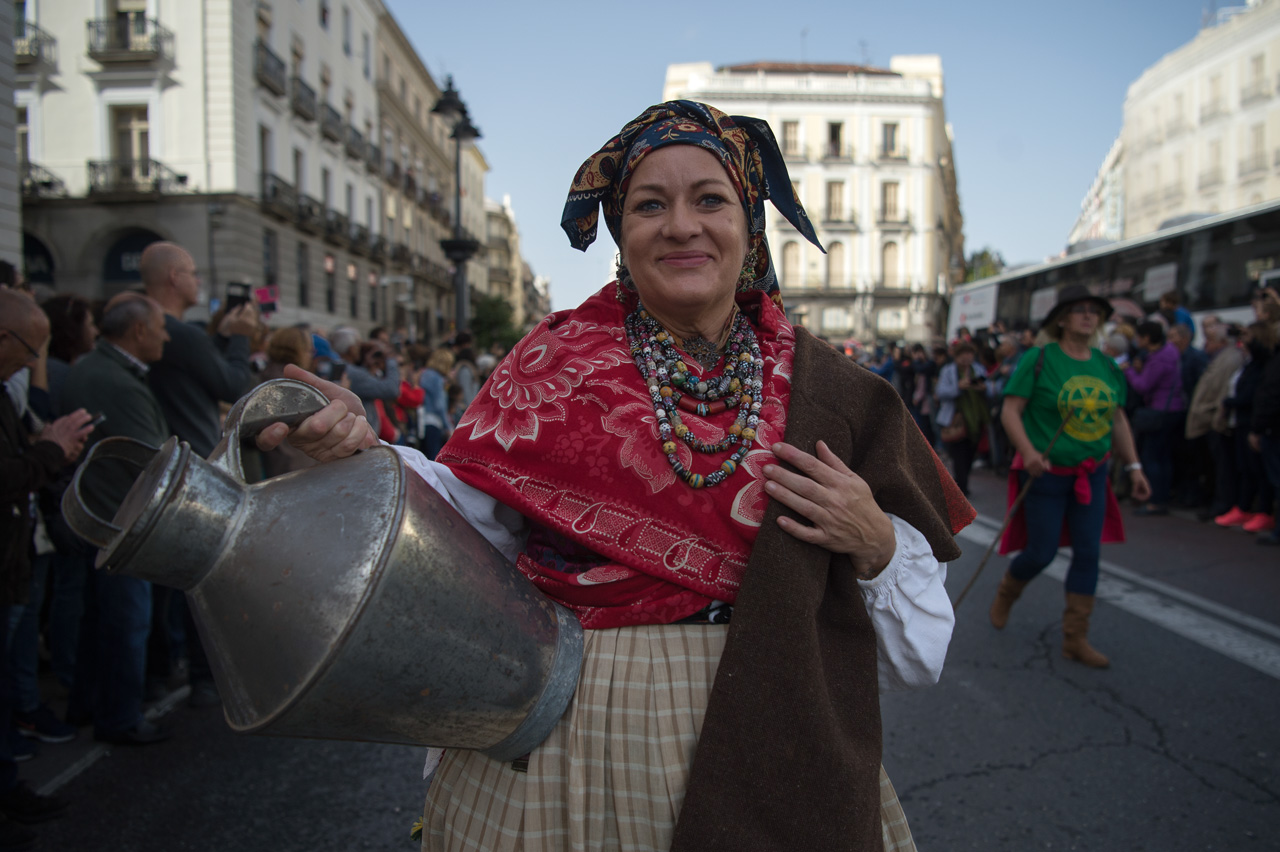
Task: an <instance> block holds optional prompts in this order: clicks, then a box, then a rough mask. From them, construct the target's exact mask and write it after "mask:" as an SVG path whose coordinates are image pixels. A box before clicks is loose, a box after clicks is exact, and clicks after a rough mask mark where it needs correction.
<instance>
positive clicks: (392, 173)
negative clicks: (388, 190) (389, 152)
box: [383, 157, 404, 187]
mask: <svg viewBox="0 0 1280 852" xmlns="http://www.w3.org/2000/svg"><path fill="white" fill-rule="evenodd" d="M383 167H384V168H383V177H385V178H386V179H387V183H389V184H391V185H392V186H397V187H398V186H400V185H401V184H402V183H404V172H402V171H401V170H400V164H399V163H397V162H396V161H395V160H393V159H391V157H387V158H386V159H385V160H384V161H383Z"/></svg>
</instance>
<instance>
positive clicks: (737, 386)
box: [626, 305, 764, 488]
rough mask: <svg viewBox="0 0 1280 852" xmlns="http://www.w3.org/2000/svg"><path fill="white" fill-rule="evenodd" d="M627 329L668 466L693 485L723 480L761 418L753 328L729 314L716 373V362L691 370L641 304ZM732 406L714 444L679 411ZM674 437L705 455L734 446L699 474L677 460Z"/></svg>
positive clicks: (760, 371) (701, 412)
mask: <svg viewBox="0 0 1280 852" xmlns="http://www.w3.org/2000/svg"><path fill="white" fill-rule="evenodd" d="M626 330H627V342H628V343H629V344H630V346H631V357H632V359H633V360H634V361H635V364H636V369H638V370H639V371H640V375H641V376H642V377H643V378H644V380H645V384H646V385H647V386H648V388H649V397H650V398H651V399H652V401H653V410H654V413H655V414H656V415H657V417H658V435H659V440H660V441H661V442H662V452H663V453H664V454H665V455H666V457H667V462H668V463H669V464H670V465H671V469H672V470H674V471H675V473H676V476H678V477H680V478H681V479H682V480H684V481H685V482H686V483H688V484H689V485H690V486H691V487H693V488H710V487H711V486H713V485H719V484H720V483H721V482H724V481H725V480H726V479H728V478H729V476H730V475H732V474H733V472H734V471H736V470H737V469H738V465H739V464H740V463H741V462H742V459H743V458H744V457H745V456H746V454H747V453H748V452H750V451H751V447H752V445H753V444H754V443H755V438H756V426H757V425H758V424H759V423H760V408H761V405H762V402H761V396H762V393H761V391H762V390H763V388H764V380H763V376H764V358H763V357H762V356H761V355H760V345H759V343H758V342H757V341H756V333H755V329H753V328H752V327H751V323H750V322H749V321H748V320H747V318H746V317H745V316H744V315H743V314H741V313H739V314H738V315H737V317H735V318H734V320H733V326H732V328H731V329H730V331H729V341H728V346H727V347H726V350H725V356H724V368H723V369H722V370H721V371H720V373H719V375H712V372H713V371H714V368H715V365H713V367H712V369H710V370H707V371H706V372H705V373H698V372H693V371H691V370H690V369H689V365H688V364H687V363H686V362H685V360H684V357H683V356H682V355H681V354H680V353H679V351H677V350H676V348H675V345H674V343H673V342H672V337H671V334H670V332H668V331H667V330H666V329H664V328H663V327H662V326H661V325H660V324H659V323H658V321H657V320H656V319H654V318H653V317H652V316H651V315H650V314H649V312H648V311H646V310H645V309H644V306H643V305H640V306H638V307H637V308H636V309H635V310H634V311H632V312H631V313H630V314H628V315H627V319H626ZM734 406H737V408H738V416H737V418H736V419H735V420H734V422H733V425H732V426H730V427H729V431H728V434H726V435H725V437H724V439H723V440H720V441H717V442H715V443H714V444H712V443H708V442H706V441H703V440H701V439H699V438H698V437H697V436H696V435H694V434H693V432H692V431H690V429H689V427H688V426H686V425H685V424H684V422H683V421H682V419H681V417H680V412H681V411H684V412H687V413H689V414H696V415H697V416H699V417H710V416H712V415H716V414H720V413H721V412H723V411H727V410H729V409H730V408H731V407H734ZM676 439H679V440H681V441H684V442H685V443H686V444H688V445H689V447H690V449H692V450H693V451H694V452H698V453H703V454H706V455H712V454H715V453H723V452H725V451H727V450H730V449H732V450H733V452H732V454H731V455H730V456H729V458H727V459H725V461H724V462H722V463H721V465H720V468H719V469H718V470H716V471H714V472H712V473H709V474H707V475H705V476H704V475H703V474H700V473H694V472H693V471H691V470H688V469H686V468H685V466H684V465H683V464H681V463H680V457H679V456H678V455H677V454H676V450H677V449H678V447H677V445H676V442H675V441H676Z"/></svg>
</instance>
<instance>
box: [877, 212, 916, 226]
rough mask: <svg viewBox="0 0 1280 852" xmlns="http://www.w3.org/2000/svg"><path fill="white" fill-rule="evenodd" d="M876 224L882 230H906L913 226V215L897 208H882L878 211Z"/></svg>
mask: <svg viewBox="0 0 1280 852" xmlns="http://www.w3.org/2000/svg"><path fill="white" fill-rule="evenodd" d="M876 224H877V225H879V226H880V227H881V228H906V227H908V226H910V224H911V214H910V213H908V212H907V211H906V210H899V209H898V208H896V207H882V208H881V209H879V210H877V211H876Z"/></svg>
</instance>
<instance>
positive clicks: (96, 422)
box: [89, 411, 107, 429]
mask: <svg viewBox="0 0 1280 852" xmlns="http://www.w3.org/2000/svg"><path fill="white" fill-rule="evenodd" d="M106 421H107V415H105V414H103V413H102V412H101V411H99V412H98V413H97V414H95V415H93V419H92V420H90V421H89V425H90V426H92V427H93V428H95V429H96V428H98V427H99V426H101V425H102V424H103V423H105V422H106Z"/></svg>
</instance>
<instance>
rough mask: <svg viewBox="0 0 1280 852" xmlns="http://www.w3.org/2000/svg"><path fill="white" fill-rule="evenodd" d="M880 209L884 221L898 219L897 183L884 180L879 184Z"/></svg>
mask: <svg viewBox="0 0 1280 852" xmlns="http://www.w3.org/2000/svg"><path fill="white" fill-rule="evenodd" d="M880 209H881V211H882V212H883V219H884V221H886V222H894V221H897V219H898V183H897V181H885V182H884V183H882V184H881V185H880Z"/></svg>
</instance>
